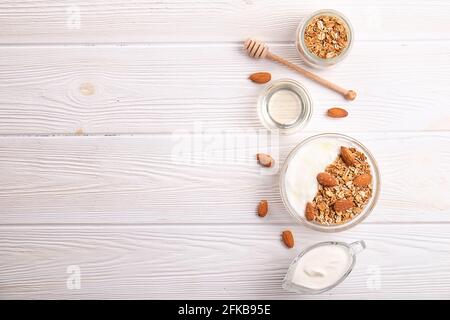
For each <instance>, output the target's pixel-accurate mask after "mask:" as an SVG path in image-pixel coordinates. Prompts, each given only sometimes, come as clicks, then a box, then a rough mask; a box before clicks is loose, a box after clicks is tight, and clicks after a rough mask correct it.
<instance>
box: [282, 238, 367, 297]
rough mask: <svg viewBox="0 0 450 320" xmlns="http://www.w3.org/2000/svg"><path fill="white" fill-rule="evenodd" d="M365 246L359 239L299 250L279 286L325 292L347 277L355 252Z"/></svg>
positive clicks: (327, 243) (300, 290)
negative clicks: (348, 242)
mask: <svg viewBox="0 0 450 320" xmlns="http://www.w3.org/2000/svg"><path fill="white" fill-rule="evenodd" d="M365 248H366V243H365V242H364V241H363V240H360V241H356V242H353V243H350V244H347V243H345V242H333V241H327V242H320V243H317V244H315V245H313V246H310V247H309V248H307V249H305V250H303V251H302V252H301V253H300V254H299V255H298V256H297V257H296V258H295V259H294V260H293V261H292V263H291V265H290V266H289V269H288V271H287V273H286V276H285V277H284V279H283V282H282V286H283V289H285V290H287V291H291V292H297V293H302V294H319V293H323V292H325V291H328V290H330V289H332V288H334V287H336V286H337V285H338V284H340V283H341V282H342V281H344V280H345V278H347V276H348V275H349V274H350V272H351V271H352V270H353V267H354V266H355V263H356V255H357V254H358V253H359V252H361V251H363V250H364V249H365Z"/></svg>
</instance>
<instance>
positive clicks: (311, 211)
mask: <svg viewBox="0 0 450 320" xmlns="http://www.w3.org/2000/svg"><path fill="white" fill-rule="evenodd" d="M305 217H306V220H308V221H312V220H314V218H315V217H316V209H315V208H314V205H313V204H312V203H311V202H308V203H307V204H306V208H305Z"/></svg>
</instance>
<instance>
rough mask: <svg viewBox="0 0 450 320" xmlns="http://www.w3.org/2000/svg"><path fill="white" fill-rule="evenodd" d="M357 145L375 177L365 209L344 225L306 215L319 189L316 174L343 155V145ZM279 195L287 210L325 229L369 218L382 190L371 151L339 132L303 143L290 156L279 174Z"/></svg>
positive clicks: (302, 219)
mask: <svg viewBox="0 0 450 320" xmlns="http://www.w3.org/2000/svg"><path fill="white" fill-rule="evenodd" d="M342 146H344V147H347V148H351V147H354V148H356V149H357V150H359V151H360V152H362V153H364V155H365V156H366V157H367V162H368V163H369V165H370V171H371V176H372V196H371V198H370V200H369V201H368V203H367V204H366V205H365V207H364V208H363V211H362V212H360V213H359V214H358V215H356V216H355V217H354V218H352V219H351V220H349V221H346V222H344V223H341V224H320V223H318V222H315V221H308V220H307V219H306V218H305V208H306V204H307V203H308V202H311V201H313V200H314V197H315V195H316V194H317V191H318V189H319V185H318V182H317V175H318V174H319V173H321V172H324V171H325V169H326V168H327V166H328V165H330V164H331V163H333V162H334V161H335V160H336V159H337V158H338V157H339V154H340V148H341V147H342ZM279 186H280V194H281V199H282V200H283V203H284V205H285V207H286V209H287V211H288V212H289V213H290V214H291V215H292V216H293V217H294V218H295V219H297V220H298V221H300V222H301V223H303V224H305V225H306V226H308V227H310V228H312V229H315V230H318V231H323V232H337V231H342V230H346V229H348V228H350V227H352V226H354V225H356V224H358V223H359V222H361V221H362V220H364V218H366V217H367V216H368V215H369V214H370V212H371V211H372V209H373V208H374V206H375V204H376V202H377V200H378V197H379V189H380V174H379V171H378V166H377V164H376V161H375V159H374V157H373V156H372V154H371V153H370V152H369V150H368V149H367V148H366V147H365V146H364V145H362V144H361V143H360V142H358V141H357V140H355V139H353V138H351V137H349V136H346V135H342V134H338V133H324V134H319V135H315V136H312V137H309V138H307V139H305V140H303V141H302V142H300V143H299V144H298V145H297V146H296V147H295V148H294V149H293V150H292V151H291V153H290V154H289V156H288V157H287V159H286V161H285V163H284V165H283V168H282V170H281V173H280V181H279Z"/></svg>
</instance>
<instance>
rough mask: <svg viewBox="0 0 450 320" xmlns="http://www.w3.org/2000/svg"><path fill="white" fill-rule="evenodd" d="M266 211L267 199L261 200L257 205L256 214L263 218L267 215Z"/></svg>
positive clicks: (267, 208) (267, 209) (267, 207)
mask: <svg viewBox="0 0 450 320" xmlns="http://www.w3.org/2000/svg"><path fill="white" fill-rule="evenodd" d="M268 211H269V204H268V203H267V200H261V201H260V202H259V205H258V216H260V217H261V218H263V217H265V216H266V215H267V212H268Z"/></svg>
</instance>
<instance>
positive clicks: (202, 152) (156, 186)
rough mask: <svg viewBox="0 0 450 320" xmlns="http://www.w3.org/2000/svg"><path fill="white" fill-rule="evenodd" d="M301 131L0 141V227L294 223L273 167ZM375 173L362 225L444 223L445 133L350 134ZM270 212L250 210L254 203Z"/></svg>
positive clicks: (449, 152)
mask: <svg viewBox="0 0 450 320" xmlns="http://www.w3.org/2000/svg"><path fill="white" fill-rule="evenodd" d="M304 137H306V135H300V136H293V137H282V139H280V140H279V143H280V148H277V141H276V140H271V138H270V137H269V138H267V137H266V136H265V135H259V136H257V135H256V134H255V135H254V136H252V135H250V134H248V133H240V134H239V133H229V134H228V135H227V134H225V133H220V134H210V135H201V134H199V135H189V134H187V135H179V136H178V135H173V136H172V135H151V136H134V137H133V136H117V137H93V136H91V137H86V136H84V137H2V138H0V176H1V177H2V183H1V184H0V207H1V208H2V214H1V218H0V219H1V220H0V223H3V224H14V223H25V224H33V223H264V224H265V223H294V220H293V219H292V218H290V216H289V215H288V213H287V212H286V210H285V209H284V207H283V205H282V204H281V200H280V197H279V191H278V174H276V171H274V172H268V171H267V169H264V168H260V167H259V166H258V165H257V164H256V160H255V154H256V153H257V152H268V153H270V154H272V155H273V156H274V157H275V159H276V163H277V164H282V163H283V160H284V158H285V157H286V155H287V154H288V152H289V151H290V150H291V149H292V148H293V147H294V146H295V145H296V144H297V143H298V142H299V141H301V140H302V139H303V138H304ZM354 137H355V138H357V139H359V140H360V141H362V142H363V143H364V144H366V145H367V147H368V148H369V149H370V150H371V151H372V152H373V154H374V155H375V157H376V159H377V161H378V162H379V166H380V171H381V174H382V187H381V189H382V192H381V198H380V201H379V203H378V205H377V207H376V209H375V211H374V212H373V213H372V215H371V216H370V217H369V218H368V220H366V221H365V223H372V222H438V221H450V200H449V198H448V186H449V182H450V181H449V179H448V172H449V171H450V133H448V132H447V133H428V134H425V133H420V134H412V133H390V134H388V135H386V134H383V133H380V134H370V133H358V134H355V135H354ZM261 199H267V200H269V203H270V213H269V215H268V216H267V217H266V218H265V219H261V218H259V217H258V216H257V215H256V205H257V204H258V202H259V200H261Z"/></svg>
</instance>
